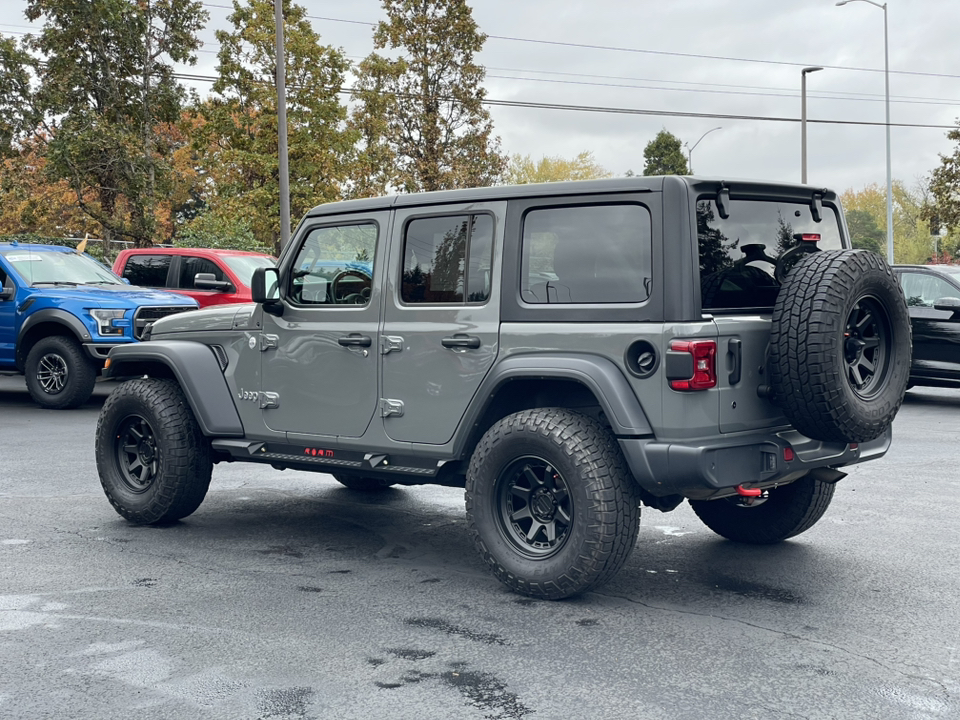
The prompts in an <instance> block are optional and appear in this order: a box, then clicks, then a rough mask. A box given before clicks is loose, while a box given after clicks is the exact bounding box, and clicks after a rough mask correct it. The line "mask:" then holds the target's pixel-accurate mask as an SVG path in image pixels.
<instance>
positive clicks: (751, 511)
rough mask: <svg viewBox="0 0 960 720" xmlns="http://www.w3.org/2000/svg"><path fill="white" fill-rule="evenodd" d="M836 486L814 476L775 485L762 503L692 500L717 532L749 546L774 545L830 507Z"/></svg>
mask: <svg viewBox="0 0 960 720" xmlns="http://www.w3.org/2000/svg"><path fill="white" fill-rule="evenodd" d="M835 488H836V486H835V485H834V484H833V483H825V482H823V481H821V480H817V479H816V478H814V477H813V476H811V475H805V476H804V477H802V478H800V479H799V480H795V481H794V482H792V483H790V484H789V485H783V486H782V487H776V488H772V489H771V490H769V491H767V497H766V498H765V499H763V500H762V501H760V502H754V503H753V504H752V505H747V504H745V503H744V502H743V500H742V499H741V498H739V497H736V498H722V499H720V500H691V501H690V506H691V507H692V508H693V511H694V512H695V513H696V514H697V517H699V518H700V519H701V520H702V521H703V524H704V525H706V526H707V527H708V528H710V529H711V530H713V531H714V532H715V533H717V535H720V536H722V537H725V538H727V539H728V540H734V541H735V542H742V543H748V544H750V545H772V544H773V543H778V542H780V541H781V540H786V539H787V538H791V537H793V536H795V535H799V534H800V533H802V532H805V531H807V530H809V529H810V528H811V527H813V526H814V524H816V522H817V521H818V520H819V519H820V518H822V517H823V514H824V513H825V512H826V511H827V508H828V507H829V506H830V501H831V500H832V499H833V493H834V490H835Z"/></svg>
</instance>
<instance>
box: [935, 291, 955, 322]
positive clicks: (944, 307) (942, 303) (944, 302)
mask: <svg viewBox="0 0 960 720" xmlns="http://www.w3.org/2000/svg"><path fill="white" fill-rule="evenodd" d="M933 309H934V310H940V311H942V312H949V313H953V317H952V318H950V319H951V320H953V319H954V318H957V317H960V298H955V297H942V298H939V299H938V300H936V301H934V303H933Z"/></svg>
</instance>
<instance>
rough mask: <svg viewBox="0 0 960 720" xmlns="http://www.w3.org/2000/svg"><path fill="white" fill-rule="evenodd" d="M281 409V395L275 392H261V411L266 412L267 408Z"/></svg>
mask: <svg viewBox="0 0 960 720" xmlns="http://www.w3.org/2000/svg"><path fill="white" fill-rule="evenodd" d="M275 407H280V393H275V392H261V393H260V409H261V410H266V409H267V408H275Z"/></svg>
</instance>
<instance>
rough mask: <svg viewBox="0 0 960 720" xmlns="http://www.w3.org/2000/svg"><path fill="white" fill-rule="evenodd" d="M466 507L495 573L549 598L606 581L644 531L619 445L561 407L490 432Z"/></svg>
mask: <svg viewBox="0 0 960 720" xmlns="http://www.w3.org/2000/svg"><path fill="white" fill-rule="evenodd" d="M466 505H467V524H468V527H469V528H470V533H471V535H472V536H473V541H474V544H475V545H476V548H477V550H478V551H479V552H480V555H481V557H482V558H483V560H484V561H485V562H486V563H487V565H488V566H489V567H490V569H491V570H492V571H493V574H494V575H496V576H497V578H498V579H499V580H500V581H501V582H503V583H504V584H505V585H507V586H508V587H509V588H511V589H512V590H515V591H516V592H519V593H523V594H525V595H532V596H534V597H539V598H545V599H549V600H556V599H559V598H565V597H568V596H570V595H575V594H577V593H582V592H585V591H586V590H590V589H591V588H594V587H597V586H599V585H601V584H602V583H604V582H606V581H607V580H609V579H610V578H611V577H612V576H613V575H614V574H616V572H617V571H618V570H619V569H620V568H621V567H622V566H623V564H624V562H626V560H627V557H628V556H629V555H630V552H631V550H633V546H634V545H635V544H636V541H637V532H638V531H639V527H640V501H639V498H638V496H637V491H636V489H635V487H634V481H633V478H632V477H630V474H629V473H628V471H627V469H626V466H625V463H624V460H623V456H622V455H621V453H620V448H619V447H618V446H617V444H616V441H615V440H614V439H613V438H612V437H611V436H610V434H609V433H608V432H607V431H606V430H605V429H604V428H603V427H602V426H601V425H600V424H599V423H597V422H596V421H595V420H592V419H591V418H589V417H586V416H584V415H581V414H579V413H576V412H572V411H570V410H565V409H561V408H544V409H536V410H524V411H522V412H518V413H516V414H514V415H509V416H507V417H505V418H503V419H502V420H500V421H499V422H497V423H496V424H494V425H493V427H491V428H490V429H489V430H487V432H486V434H484V436H483V438H481V440H480V442H479V444H478V445H477V447H476V450H475V451H474V453H473V457H472V458H471V460H470V467H469V469H468V471H467V481H466Z"/></svg>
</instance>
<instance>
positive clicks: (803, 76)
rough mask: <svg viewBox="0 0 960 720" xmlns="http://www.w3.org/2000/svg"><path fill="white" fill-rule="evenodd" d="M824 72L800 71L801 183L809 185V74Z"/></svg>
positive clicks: (815, 70)
mask: <svg viewBox="0 0 960 720" xmlns="http://www.w3.org/2000/svg"><path fill="white" fill-rule="evenodd" d="M820 70H823V68H822V67H806V68H804V69H803V70H801V71H800V182H802V183H803V184H804V185H806V184H807V74H808V73H814V72H818V71H820Z"/></svg>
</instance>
